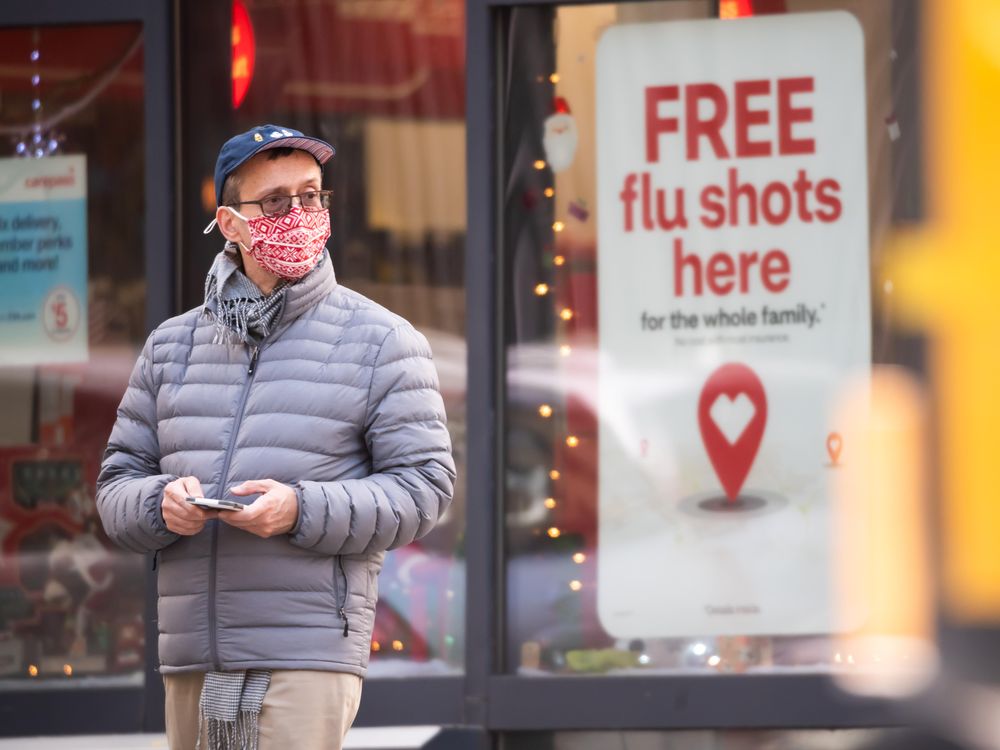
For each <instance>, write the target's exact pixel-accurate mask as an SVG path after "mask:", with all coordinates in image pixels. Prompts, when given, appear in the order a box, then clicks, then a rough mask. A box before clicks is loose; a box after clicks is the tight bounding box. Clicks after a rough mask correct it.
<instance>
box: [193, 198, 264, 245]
mask: <svg viewBox="0 0 1000 750" xmlns="http://www.w3.org/2000/svg"><path fill="white" fill-rule="evenodd" d="M221 208H224V209H226V210H227V211H229V213H231V214H233V216H235V217H237V218H238V219H243V221H245V222H247V223H248V224H249V223H250V220H249V219H248V218H247V217H246V216H244V215H243V214H241V213H240V212H239V211H237V210H236V209H235V208H233V207H232V206H221ZM218 224H219V220H218V219H215V218H213V219H212V220H211V221H210V222H208V226H207V227H205V228H204V229H203V230H201V233H202V234H211V232H212V230H213V229H215V227H216V226H217V225H218ZM239 246H240V247H242V248H243V249H244V250H246V251H247V252H248V253H250V249H249V248H248V247H247V246H246V245H244V244H243V243H242V242H241V243H239ZM226 252H230V253H233V254H235V255H239V253H238V252H237V244H236V243H235V242H233V241H232V240H226ZM251 254H252V253H251Z"/></svg>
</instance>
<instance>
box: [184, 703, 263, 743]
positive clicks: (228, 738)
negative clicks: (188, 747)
mask: <svg viewBox="0 0 1000 750" xmlns="http://www.w3.org/2000/svg"><path fill="white" fill-rule="evenodd" d="M203 721H204V717H203V716H202V717H200V718H199V721H198V745H197V746H196V747H195V750H201V730H202V727H203V723H202V722H203ZM207 737H208V747H209V748H210V750H257V748H258V746H259V744H260V712H258V711H240V713H239V716H237V717H236V720H235V721H222V720H221V719H209V720H208V733H207Z"/></svg>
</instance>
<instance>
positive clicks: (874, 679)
mask: <svg viewBox="0 0 1000 750" xmlns="http://www.w3.org/2000/svg"><path fill="white" fill-rule="evenodd" d="M926 404H927V398H926V396H925V394H924V392H923V391H922V390H921V387H920V385H919V383H918V382H917V381H916V379H915V378H914V377H913V376H912V375H910V374H909V373H907V372H906V371H905V370H903V369H902V368H899V367H890V366H881V367H876V368H875V369H874V371H873V372H872V378H871V382H870V384H869V383H868V382H866V381H861V382H858V383H856V384H855V386H854V387H853V388H852V389H850V390H849V391H848V392H847V393H846V395H845V397H844V399H843V406H842V408H841V409H840V410H839V411H838V412H837V424H838V425H840V426H841V427H842V428H843V430H844V435H845V436H849V438H848V440H845V445H844V460H843V462H842V464H839V465H837V466H836V467H832V468H831V472H832V473H831V482H832V485H833V488H834V490H835V492H834V497H835V498H836V503H835V504H834V508H835V516H834V524H833V532H834V535H835V536H834V549H835V550H836V553H837V554H836V559H837V563H838V565H837V576H836V582H837V589H836V590H837V597H838V601H839V605H840V606H839V607H838V612H839V613H840V616H841V622H840V627H838V628H837V629H836V630H837V631H838V632H840V633H842V635H840V636H838V640H839V642H838V644H837V651H838V653H837V658H836V659H835V662H837V663H842V662H843V660H842V658H841V657H840V654H841V652H842V653H847V654H849V656H848V657H847V661H848V663H849V664H854V663H855V659H857V660H858V662H857V663H858V664H859V665H861V666H863V667H864V669H863V670H849V671H845V672H835V676H836V678H837V680H838V682H840V683H841V684H842V685H843V686H844V687H845V688H847V689H849V690H851V691H853V692H856V693H863V694H869V695H882V696H893V697H895V696H901V695H907V694H912V693H914V692H916V691H918V690H920V689H921V688H923V687H926V685H927V683H928V681H929V680H930V679H931V678H932V677H933V676H934V675H935V674H936V670H937V652H936V649H935V647H934V643H933V621H934V604H933V589H934V577H933V573H932V570H931V552H930V543H929V532H928V527H927V523H928V509H927V497H926V494H925V493H926V491H927V477H928V471H927V468H926V467H927V464H928V458H927V415H926V411H927V406H926Z"/></svg>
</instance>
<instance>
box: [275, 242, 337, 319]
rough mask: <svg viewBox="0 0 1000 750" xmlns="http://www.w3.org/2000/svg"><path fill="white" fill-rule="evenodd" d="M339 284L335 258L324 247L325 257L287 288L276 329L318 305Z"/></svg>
mask: <svg viewBox="0 0 1000 750" xmlns="http://www.w3.org/2000/svg"><path fill="white" fill-rule="evenodd" d="M336 286H337V277H336V275H335V274H334V272H333V258H331V257H330V251H329V250H327V249H326V248H323V259H322V261H321V262H320V264H319V265H318V266H317V267H316V268H314V269H313V270H312V271H310V272H309V273H307V274H306V275H305V276H303V277H302V279H300V280H299V281H297V282H295V283H294V284H292V285H291V286H289V287H287V288H286V290H285V304H284V305H283V306H282V308H281V313H280V314H279V315H278V319H277V320H276V321H275V324H274V330H275V331H278V330H279V329H281V328H284V327H285V326H286V325H288V324H289V323H291V322H292V321H294V320H295V319H296V318H298V317H299V316H300V315H302V314H303V313H304V312H306V311H307V310H308V309H309V308H311V307H313V306H314V305H316V304H317V303H318V302H319V301H320V300H321V299H323V298H324V297H325V296H326V295H327V294H329V293H330V292H331V291H333V289H334V287H336Z"/></svg>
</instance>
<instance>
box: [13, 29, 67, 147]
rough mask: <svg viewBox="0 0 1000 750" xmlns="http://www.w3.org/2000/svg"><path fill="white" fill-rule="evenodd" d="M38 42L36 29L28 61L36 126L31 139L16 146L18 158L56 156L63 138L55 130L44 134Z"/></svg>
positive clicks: (19, 142) (32, 107)
mask: <svg viewBox="0 0 1000 750" xmlns="http://www.w3.org/2000/svg"><path fill="white" fill-rule="evenodd" d="M38 42H39V35H38V31H37V29H36V30H35V31H34V33H33V35H32V43H33V49H32V50H31V52H30V53H29V55H28V59H29V60H31V64H32V73H31V88H32V92H31V93H32V96H31V111H32V112H33V113H34V119H35V122H34V124H33V125H32V126H31V131H32V135H31V136H30V138H29V137H22V138H20V139H19V140H18V141H17V143H15V144H14V153H16V154H17V155H18V156H24V157H34V158H35V159H41V158H42V157H43V156H51V155H53V154H55V153H56V152H57V151H58V150H59V143H60V141H61V140H62V136H61V135H58V134H57V133H56V132H55V131H54V130H51V131H49V132H47V133H43V132H42V109H43V105H42V94H41V84H42V76H41V73H40V72H39V70H38V61H39V60H40V59H41V57H42V52H41V50H40V49H39V46H38Z"/></svg>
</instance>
